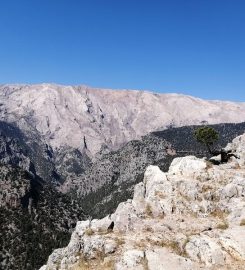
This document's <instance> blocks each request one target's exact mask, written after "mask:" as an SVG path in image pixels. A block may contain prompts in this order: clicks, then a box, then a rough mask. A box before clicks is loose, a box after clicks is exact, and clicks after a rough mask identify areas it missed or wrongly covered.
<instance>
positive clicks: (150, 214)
mask: <svg viewBox="0 0 245 270" xmlns="http://www.w3.org/2000/svg"><path fill="white" fill-rule="evenodd" d="M145 213H146V214H147V216H149V217H152V215H153V214H152V208H151V205H150V204H149V203H147V205H146V207H145Z"/></svg>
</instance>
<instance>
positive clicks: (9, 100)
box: [0, 84, 245, 157]
mask: <svg viewBox="0 0 245 270" xmlns="http://www.w3.org/2000/svg"><path fill="white" fill-rule="evenodd" d="M0 100H1V104H0V119H2V120H4V121H7V122H10V123H11V122H15V123H17V125H18V126H19V127H20V128H21V129H22V130H26V129H27V132H28V127H31V128H32V129H36V130H37V131H38V133H39V134H40V135H41V136H42V137H43V138H44V140H45V141H46V143H48V144H49V145H51V146H52V148H54V149H56V148H57V149H58V148H60V147H61V146H64V145H68V146H70V147H73V148H78V149H80V150H81V151H82V150H83V148H84V147H85V145H86V148H87V151H88V152H89V153H90V156H91V157H94V155H95V154H96V153H97V152H98V151H99V150H100V149H101V147H102V146H103V145H106V146H107V147H109V148H110V149H111V150H114V149H118V148H119V147H120V146H121V145H123V144H124V143H126V142H128V141H130V140H133V139H138V138H140V137H141V136H143V135H145V134H147V133H149V132H151V131H156V130H162V129H165V128H167V127H169V126H176V127H178V126H185V125H195V124H202V123H207V124H216V123H225V122H226V123H229V122H230V123H231V122H233V123H235V122H236V123H237V122H242V121H244V120H245V103H242V102H239V103H238V102H230V101H208V100H202V99H200V98H194V97H191V96H187V95H182V94H159V93H151V92H145V91H139V90H121V91H120V90H112V89H106V90H104V89H99V88H90V87H87V86H74V87H73V86H59V85H51V84H37V85H22V86H20V85H12V86H11V85H4V86H1V87H0Z"/></svg>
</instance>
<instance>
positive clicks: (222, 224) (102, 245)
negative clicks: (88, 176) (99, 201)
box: [41, 134, 245, 270]
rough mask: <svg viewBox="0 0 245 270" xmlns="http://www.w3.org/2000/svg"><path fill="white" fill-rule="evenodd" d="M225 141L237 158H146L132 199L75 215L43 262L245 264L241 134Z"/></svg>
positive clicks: (174, 266) (48, 269) (51, 266)
mask: <svg viewBox="0 0 245 270" xmlns="http://www.w3.org/2000/svg"><path fill="white" fill-rule="evenodd" d="M227 148H228V149H230V150H232V152H233V153H235V154H236V156H237V157H238V158H232V159H231V160H230V161H229V162H228V163H226V164H220V165H214V164H213V163H211V162H210V161H208V160H207V159H205V158H202V159H199V158H196V157H194V156H186V157H180V158H176V159H174V160H173V162H172V164H171V166H170V168H169V171H168V172H167V173H164V172H162V171H161V170H160V169H159V168H158V167H157V166H149V167H148V168H147V169H146V171H145V174H144V180H143V182H141V183H139V184H137V185H136V186H135V190H134V197H133V199H132V200H128V201H126V202H123V203H121V204H119V206H118V208H117V210H116V211H115V212H114V213H113V214H112V215H110V216H106V217H105V218H103V219H100V220H87V221H81V222H78V223H77V225H76V228H75V231H74V232H73V234H72V237H71V240H70V243H69V244H68V246H67V247H65V248H61V249H58V250H55V251H54V252H53V253H52V255H50V257H49V259H48V262H47V265H45V266H43V267H42V268H41V269H42V270H58V269H60V270H61V269H64V270H65V269H70V270H72V269H76V270H79V269H117V270H124V269H125V270H126V269H128V270H129V269H132V270H133V269H134V270H141V269H142V270H144V269H150V270H165V269H168V270H178V269H179V270H183V269H186V270H187V269H188V270H189V269H244V268H243V267H244V263H245V243H244V239H245V201H244V197H245V155H244V153H245V134H244V135H242V136H239V137H237V138H236V139H234V140H233V142H232V143H230V144H228V146H227ZM112 222H113V223H112ZM113 225H114V226H113ZM108 227H109V228H110V229H108ZM112 227H113V228H112Z"/></svg>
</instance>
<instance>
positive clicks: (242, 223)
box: [240, 218, 245, 226]
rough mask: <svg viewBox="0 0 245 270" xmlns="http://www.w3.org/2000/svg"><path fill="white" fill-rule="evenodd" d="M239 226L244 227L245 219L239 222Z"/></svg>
mask: <svg viewBox="0 0 245 270" xmlns="http://www.w3.org/2000/svg"><path fill="white" fill-rule="evenodd" d="M240 226H245V218H243V219H242V220H241V222H240Z"/></svg>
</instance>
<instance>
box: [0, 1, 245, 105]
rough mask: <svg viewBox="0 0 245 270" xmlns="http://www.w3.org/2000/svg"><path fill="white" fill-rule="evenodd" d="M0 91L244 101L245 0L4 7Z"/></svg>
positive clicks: (0, 33)
mask: <svg viewBox="0 0 245 270" xmlns="http://www.w3.org/2000/svg"><path fill="white" fill-rule="evenodd" d="M0 11H1V16H0V83H41V82H54V83H60V84H75V85H78V84H87V85H90V86H94V87H106V88H124V89H125V88H126V89H145V90H152V91H157V92H177V93H184V94H190V95H194V96H198V97H202V98H207V99H225V100H238V101H245V1H244V0H168V1H164V0H147V1H146V0H87V1H83V0H42V1H41V0H39V1H38V0H29V1H28V0H21V1H20V0H1V1H0Z"/></svg>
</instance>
